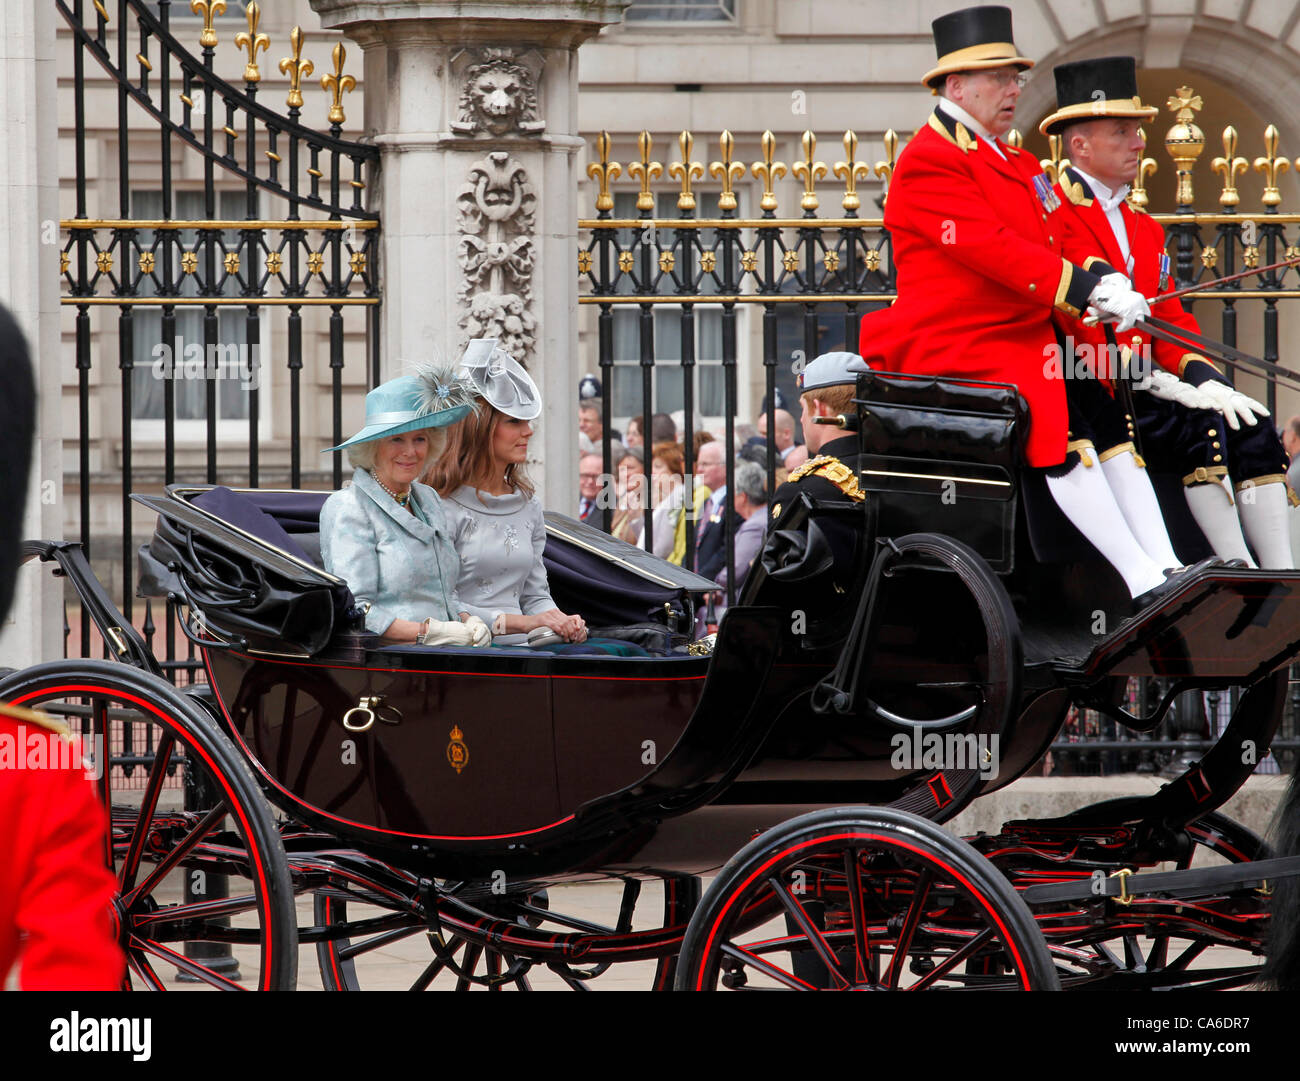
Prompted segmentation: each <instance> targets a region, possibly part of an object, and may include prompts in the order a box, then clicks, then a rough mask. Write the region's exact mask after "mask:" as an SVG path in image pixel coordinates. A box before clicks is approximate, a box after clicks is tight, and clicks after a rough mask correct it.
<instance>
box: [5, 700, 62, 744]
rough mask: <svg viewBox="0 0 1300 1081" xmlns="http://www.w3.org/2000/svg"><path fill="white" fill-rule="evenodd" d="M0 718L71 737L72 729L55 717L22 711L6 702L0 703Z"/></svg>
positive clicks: (20, 707) (19, 707)
mask: <svg viewBox="0 0 1300 1081" xmlns="http://www.w3.org/2000/svg"><path fill="white" fill-rule="evenodd" d="M0 717H8V718H9V719H10V720H14V721H19V722H21V723H22V724H34V725H39V726H40V727H41V728H48V729H49V730H50V731H51V732H57V733H58V734H59V735H61V736H63V737H65V738H67V737H69V736H71V735H72V729H70V728H69V727H68V726H67V725H66V724H64V723H63V722H62V721H61V720H59V719H58V718H57V717H51V716H50V715H49V714H48V713H39V712H37V711H36V710H34V709H24V708H23V707H22V706H11V705H10V704H9V703H8V702H0Z"/></svg>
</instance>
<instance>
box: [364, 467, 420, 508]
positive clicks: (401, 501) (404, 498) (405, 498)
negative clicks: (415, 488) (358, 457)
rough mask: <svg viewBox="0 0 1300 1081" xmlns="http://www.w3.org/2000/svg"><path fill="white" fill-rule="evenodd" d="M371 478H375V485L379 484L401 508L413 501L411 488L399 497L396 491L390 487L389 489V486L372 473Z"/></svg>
mask: <svg viewBox="0 0 1300 1081" xmlns="http://www.w3.org/2000/svg"><path fill="white" fill-rule="evenodd" d="M371 476H372V477H374V478H375V483H376V484H378V485H379V487H381V488H382V489H383V490H384V491H385V492H387V493H388V494H389V495H391V496H392V497H393V502H394V503H396V504H397V505H398V506H399V507H405V506H406V505H407V504H408V503H409V502H410V501H411V490H410V489H409V488H408V489H407V490H406V491H405V492H403V493H402V494H401V495H398V494H397V493H396V492H395V491H393V490H392V489H391V488H390V487H388V485H387V484H385V483H384V482H383V481H382V480H380V479H379V476H378V475H377V474H374V473H372V474H371Z"/></svg>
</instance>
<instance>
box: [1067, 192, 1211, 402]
mask: <svg viewBox="0 0 1300 1081" xmlns="http://www.w3.org/2000/svg"><path fill="white" fill-rule="evenodd" d="M1056 193H1057V197H1058V198H1059V199H1060V200H1061V202H1062V205H1063V206H1064V211H1063V212H1062V213H1061V214H1060V215H1059V217H1060V218H1061V226H1060V234H1059V239H1060V240H1061V241H1062V243H1063V244H1064V249H1063V254H1064V255H1065V257H1066V258H1067V259H1070V260H1072V261H1073V262H1076V263H1078V264H1079V265H1080V266H1083V267H1085V268H1087V269H1088V270H1091V271H1094V272H1096V273H1098V274H1106V273H1109V272H1110V271H1111V270H1112V269H1113V270H1117V271H1119V272H1120V273H1121V274H1125V275H1127V276H1128V278H1129V279H1130V280H1131V281H1132V282H1133V288H1134V289H1136V290H1137V291H1138V292H1139V293H1141V294H1142V295H1143V296H1145V297H1154V296H1158V295H1159V294H1161V293H1167V292H1169V290H1170V289H1172V288H1173V284H1172V282H1171V281H1170V280H1169V279H1168V278H1165V277H1163V276H1162V274H1161V270H1160V257H1161V256H1162V255H1164V254H1165V231H1164V230H1163V229H1162V228H1161V227H1160V225H1159V223H1157V222H1155V221H1153V220H1152V219H1151V218H1149V217H1147V215H1145V214H1137V213H1134V211H1133V209H1132V208H1131V207H1130V206H1129V205H1128V203H1127V202H1125V203H1121V204H1120V215H1121V217H1122V218H1123V220H1124V231H1125V233H1126V234H1127V236H1128V249H1129V254H1130V256H1131V259H1132V262H1131V263H1130V264H1128V265H1126V264H1125V260H1124V255H1123V253H1122V252H1121V251H1120V247H1119V241H1117V240H1116V239H1115V230H1114V229H1112V228H1111V227H1110V222H1109V221H1108V220H1107V218H1106V212H1105V211H1104V210H1102V208H1101V206H1100V204H1099V203H1097V201H1096V200H1095V199H1094V198H1093V192H1092V189H1091V188H1090V187H1089V186H1088V182H1087V181H1086V180H1084V178H1083V177H1082V176H1081V175H1079V173H1077V172H1075V171H1074V170H1073V169H1067V170H1066V171H1065V176H1064V177H1063V178H1062V182H1061V183H1060V184H1058V185H1057V187H1056ZM1151 314H1152V315H1154V316H1155V317H1156V318H1157V319H1163V320H1164V321H1165V322H1167V323H1173V324H1174V325H1176V326H1179V327H1183V328H1184V329H1186V330H1189V331H1191V332H1192V333H1193V334H1200V333H1201V328H1200V325H1199V324H1198V323H1197V322H1196V319H1195V317H1194V316H1193V315H1192V314H1191V313H1190V312H1188V311H1187V310H1186V309H1185V308H1184V307H1183V305H1182V302H1181V301H1180V300H1177V299H1174V300H1162V301H1161V302H1160V303H1159V304H1155V305H1152V308H1151ZM1066 323H1068V324H1069V325H1068V326H1067V325H1065V324H1066ZM1062 331H1063V332H1064V333H1066V334H1073V335H1074V338H1075V341H1076V342H1082V343H1086V344H1088V345H1091V346H1092V347H1093V351H1094V356H1096V357H1102V356H1104V355H1105V354H1104V353H1103V352H1101V351H1102V350H1104V349H1105V346H1106V334H1105V331H1104V330H1103V329H1102V328H1101V327H1100V326H1094V327H1086V326H1084V325H1083V324H1082V323H1080V322H1078V321H1077V320H1066V321H1064V322H1063V323H1062ZM1134 339H1136V343H1135V341H1134ZM1118 344H1119V345H1121V346H1125V345H1127V346H1130V347H1133V348H1134V350H1135V351H1137V350H1138V349H1144V348H1147V347H1150V348H1151V354H1150V356H1151V359H1152V360H1154V361H1155V363H1156V364H1158V365H1160V367H1162V368H1164V369H1166V370H1167V371H1170V372H1173V373H1174V375H1179V376H1183V377H1184V378H1186V379H1187V381H1188V382H1190V383H1195V384H1200V383H1202V382H1204V381H1205V379H1206V378H1219V379H1222V377H1221V376H1219V374H1218V370H1217V369H1215V368H1214V367H1213V365H1211V364H1210V362H1209V361H1208V360H1206V359H1205V357H1203V356H1202V355H1201V354H1200V353H1195V352H1192V350H1191V349H1190V348H1185V347H1182V346H1177V345H1173V344H1171V343H1169V342H1164V341H1152V339H1151V337H1150V336H1149V335H1148V334H1146V333H1145V332H1143V331H1142V330H1141V329H1140V328H1138V327H1134V328H1133V329H1132V330H1128V331H1125V332H1124V333H1123V334H1121V335H1119V338H1118ZM1193 361H1199V362H1200V363H1199V364H1193V363H1192V362H1193ZM1189 365H1190V366H1191V367H1190V370H1189ZM1111 367H1113V365H1112V366H1111ZM1099 370H1100V369H1099ZM1102 374H1103V375H1106V374H1111V373H1108V372H1106V371H1104V370H1102Z"/></svg>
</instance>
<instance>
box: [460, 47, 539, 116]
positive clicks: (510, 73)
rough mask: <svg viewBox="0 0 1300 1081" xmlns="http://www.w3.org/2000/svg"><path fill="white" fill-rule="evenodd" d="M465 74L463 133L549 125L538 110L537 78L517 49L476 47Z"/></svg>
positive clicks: (462, 110) (462, 87) (462, 95)
mask: <svg viewBox="0 0 1300 1081" xmlns="http://www.w3.org/2000/svg"><path fill="white" fill-rule="evenodd" d="M470 57H471V59H470V64H469V67H467V68H466V69H465V71H464V74H463V76H462V78H463V82H462V84H461V90H460V102H459V106H458V108H459V116H458V117H457V118H456V119H455V120H453V121H452V123H451V130H452V131H454V132H456V133H458V134H460V135H481V136H493V135H509V134H511V133H517V134H521V135H536V134H538V133H539V132H541V131H544V130H545V128H546V123H545V121H543V120H542V119H541V118H540V117H539V115H538V112H537V78H536V76H535V75H534V74H533V72H532V71H531V70H529V68H528V67H527V66H526V65H525V64H524V62H523V58H522V55H521V54H520V53H518V52H516V51H515V50H514V49H477V50H474V51H473V52H472V53H471V54H470Z"/></svg>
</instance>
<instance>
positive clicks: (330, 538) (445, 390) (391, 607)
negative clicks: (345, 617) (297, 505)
mask: <svg viewBox="0 0 1300 1081" xmlns="http://www.w3.org/2000/svg"><path fill="white" fill-rule="evenodd" d="M472 410H473V389H472V388H471V387H468V386H467V385H466V384H465V383H464V382H463V381H462V380H461V379H460V378H459V377H458V376H457V375H456V374H455V373H454V372H452V371H450V370H439V369H436V368H428V369H424V370H422V371H420V372H419V374H417V375H414V376H411V375H404V376H401V377H400V378H397V379H390V380H389V381H388V382H387V383H384V384H382V385H381V386H378V387H376V388H375V389H374V390H372V391H371V392H370V393H369V394H367V395H366V423H365V426H364V427H363V428H362V429H361V431H359V432H357V434H356V435H354V436H353V437H352V438H351V439H349V440H347V442H345V443H341V444H339V445H338V446H337V447H331V448H330V451H335V450H344V449H346V450H347V452H348V460H349V461H350V462H351V463H352V465H353V466H354V467H355V472H354V473H353V474H352V484H351V486H349V487H347V488H344V489H342V490H341V491H338V492H335V493H334V494H333V495H331V496H330V497H329V499H327V500H326V501H325V506H324V507H323V508H322V509H321V516H320V526H321V532H320V536H321V558H322V560H323V562H324V564H325V569H326V570H328V571H329V572H330V573H331V574H336V575H338V576H339V577H340V578H343V579H344V580H345V581H346V582H347V583H348V586H349V587H350V588H351V590H352V593H353V595H354V596H355V597H356V598H357V601H358V602H359V603H360V604H362V605H363V606H364V607H365V608H366V629H367V630H369V631H373V632H374V633H376V634H378V635H381V636H382V637H383V638H384V639H385V640H386V641H389V642H395V643H416V644H420V645H429V646H484V645H490V644H491V642H492V635H491V632H489V630H488V628H487V626H486V624H484V623H483V621H482V620H481V619H478V618H477V617H476V616H474V615H473V614H472V613H471V612H469V611H468V610H467V609H466V607H465V606H464V605H463V604H462V603H461V602H460V599H459V597H458V596H457V594H456V578H457V574H458V572H459V564H458V561H457V557H456V549H455V547H454V545H453V544H452V541H451V533H450V530H449V528H448V524H447V517H446V514H445V513H444V511H443V505H442V500H440V499H439V498H438V493H437V492H435V491H434V490H433V489H432V488H430V487H428V486H427V485H424V484H420V483H419V482H418V481H417V479H416V478H418V477H419V476H420V475H421V474H422V473H423V472H424V471H425V469H426V468H427V466H428V463H429V461H430V460H431V459H433V458H436V457H437V456H438V455H439V454H440V453H441V452H442V449H443V447H444V446H445V445H446V440H447V428H448V426H449V425H453V424H455V423H456V422H457V421H460V420H462V419H464V417H465V416H466V415H468V414H469V413H471V412H472ZM326 453H327V454H328V453H329V451H326Z"/></svg>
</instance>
